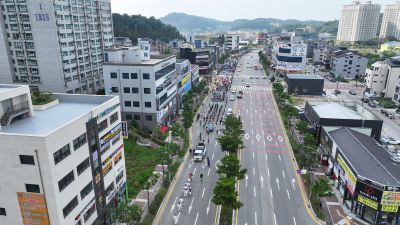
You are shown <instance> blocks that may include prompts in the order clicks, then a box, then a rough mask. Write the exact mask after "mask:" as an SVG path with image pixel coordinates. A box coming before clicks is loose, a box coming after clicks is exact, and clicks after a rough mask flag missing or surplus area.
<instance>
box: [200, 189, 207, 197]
mask: <svg viewBox="0 0 400 225" xmlns="http://www.w3.org/2000/svg"><path fill="white" fill-rule="evenodd" d="M205 191H206V187H204V188H203V194H201V198H203V197H204V192H205Z"/></svg>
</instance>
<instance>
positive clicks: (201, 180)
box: [181, 173, 203, 200]
mask: <svg viewBox="0 0 400 225" xmlns="http://www.w3.org/2000/svg"><path fill="white" fill-rule="evenodd" d="M200 182H203V173H200ZM181 198H182V197H181ZM182 200H183V199H182Z"/></svg>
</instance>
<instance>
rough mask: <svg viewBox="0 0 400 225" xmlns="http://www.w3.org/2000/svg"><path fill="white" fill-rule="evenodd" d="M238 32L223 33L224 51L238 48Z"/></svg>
mask: <svg viewBox="0 0 400 225" xmlns="http://www.w3.org/2000/svg"><path fill="white" fill-rule="evenodd" d="M240 40H241V39H240V35H239V34H225V50H226V51H236V50H239V43H240Z"/></svg>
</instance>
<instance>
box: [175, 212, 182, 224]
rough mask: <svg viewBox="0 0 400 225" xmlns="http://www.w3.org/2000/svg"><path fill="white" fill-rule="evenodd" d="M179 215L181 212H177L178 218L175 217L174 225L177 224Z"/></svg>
mask: <svg viewBox="0 0 400 225" xmlns="http://www.w3.org/2000/svg"><path fill="white" fill-rule="evenodd" d="M180 215H181V212H179V213H178V216H177V217H176V220H175V221H174V224H177V223H178V220H179V216H180Z"/></svg>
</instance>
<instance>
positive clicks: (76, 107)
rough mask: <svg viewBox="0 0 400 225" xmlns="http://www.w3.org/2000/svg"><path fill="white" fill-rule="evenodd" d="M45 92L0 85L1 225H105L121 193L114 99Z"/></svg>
mask: <svg viewBox="0 0 400 225" xmlns="http://www.w3.org/2000/svg"><path fill="white" fill-rule="evenodd" d="M52 97H53V98H54V99H56V100H55V101H53V102H51V103H48V104H46V105H40V106H32V102H31V97H30V91H29V87H28V86H26V85H23V86H22V85H0V109H1V111H0V117H1V122H2V123H1V127H0V154H1V157H0V163H1V165H2V166H3V169H2V170H1V171H0V176H1V177H2V182H0V199H1V201H0V208H1V209H2V210H1V212H2V215H1V216H0V224H51V225H65V224H74V225H76V224H80V225H86V224H87V225H91V224H110V215H109V212H110V208H111V207H113V205H114V204H115V202H116V200H117V199H118V198H124V197H125V191H126V187H125V186H126V172H125V156H124V143H123V141H122V139H123V138H122V132H121V131H122V124H121V114H120V107H119V104H120V103H119V98H118V97H115V96H95V95H69V94H53V95H52ZM3 109H6V110H5V111H3ZM32 203H34V204H32Z"/></svg>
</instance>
